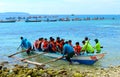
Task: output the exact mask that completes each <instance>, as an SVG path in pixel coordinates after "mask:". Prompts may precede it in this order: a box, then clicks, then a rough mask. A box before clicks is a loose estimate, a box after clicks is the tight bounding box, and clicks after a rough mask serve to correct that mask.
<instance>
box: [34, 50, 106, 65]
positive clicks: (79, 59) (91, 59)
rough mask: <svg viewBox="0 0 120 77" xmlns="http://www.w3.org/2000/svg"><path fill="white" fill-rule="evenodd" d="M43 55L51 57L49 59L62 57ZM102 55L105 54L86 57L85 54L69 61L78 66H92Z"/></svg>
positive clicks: (54, 54) (58, 54) (56, 54)
mask: <svg viewBox="0 0 120 77" xmlns="http://www.w3.org/2000/svg"><path fill="white" fill-rule="evenodd" d="M36 53H43V52H39V51H36ZM43 55H45V56H48V57H51V58H57V57H60V56H62V54H60V53H46V54H43ZM104 55H105V53H100V54H87V55H86V54H85V55H78V56H75V55H74V56H73V58H71V60H72V62H77V63H79V64H86V65H93V64H94V63H95V62H96V61H98V60H99V59H101V58H103V57H104ZM63 60H66V59H65V58H63Z"/></svg>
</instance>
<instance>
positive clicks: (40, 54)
mask: <svg viewBox="0 0 120 77" xmlns="http://www.w3.org/2000/svg"><path fill="white" fill-rule="evenodd" d="M46 53H48V52H43V53H40V54H37V55H33V56H28V57H26V58H23V59H22V60H25V59H29V58H34V57H37V56H39V55H43V54H46ZM22 60H21V61H22Z"/></svg>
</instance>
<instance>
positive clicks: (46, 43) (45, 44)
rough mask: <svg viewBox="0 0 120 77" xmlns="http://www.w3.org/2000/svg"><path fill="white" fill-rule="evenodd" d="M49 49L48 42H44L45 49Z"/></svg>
mask: <svg viewBox="0 0 120 77" xmlns="http://www.w3.org/2000/svg"><path fill="white" fill-rule="evenodd" d="M47 47H48V42H47V41H44V42H43V48H44V49H46V48H47Z"/></svg>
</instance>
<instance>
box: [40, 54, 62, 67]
mask: <svg viewBox="0 0 120 77" xmlns="http://www.w3.org/2000/svg"><path fill="white" fill-rule="evenodd" d="M62 58H64V57H63V56H61V57H57V58H55V59H52V60H49V61H48V62H45V63H42V64H41V66H44V65H46V64H48V63H51V62H55V61H57V60H60V59H62Z"/></svg>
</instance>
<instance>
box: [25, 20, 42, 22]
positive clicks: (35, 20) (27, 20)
mask: <svg viewBox="0 0 120 77" xmlns="http://www.w3.org/2000/svg"><path fill="white" fill-rule="evenodd" d="M25 22H41V20H26V21H25Z"/></svg>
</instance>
